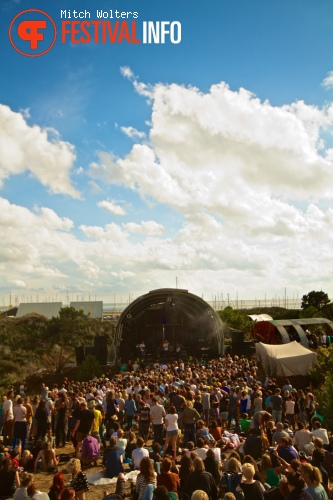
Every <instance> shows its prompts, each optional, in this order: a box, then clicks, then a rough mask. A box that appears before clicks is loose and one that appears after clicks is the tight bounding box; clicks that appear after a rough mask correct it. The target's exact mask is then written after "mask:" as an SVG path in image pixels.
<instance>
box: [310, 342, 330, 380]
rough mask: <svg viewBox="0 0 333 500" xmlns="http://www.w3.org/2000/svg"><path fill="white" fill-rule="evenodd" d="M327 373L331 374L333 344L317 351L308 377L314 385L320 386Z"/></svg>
mask: <svg viewBox="0 0 333 500" xmlns="http://www.w3.org/2000/svg"><path fill="white" fill-rule="evenodd" d="M328 373H332V374H333V344H331V345H330V346H329V347H320V348H319V349H318V351H317V361H316V364H315V365H313V367H312V368H311V370H310V373H309V375H310V377H311V380H312V381H313V382H314V383H316V384H321V383H323V382H324V380H325V377H326V375H327V374H328Z"/></svg>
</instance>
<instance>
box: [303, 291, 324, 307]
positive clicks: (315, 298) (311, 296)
mask: <svg viewBox="0 0 333 500" xmlns="http://www.w3.org/2000/svg"><path fill="white" fill-rule="evenodd" d="M330 302H331V301H330V299H329V298H328V295H327V293H325V292H322V291H320V292H316V291H315V290H312V292H309V293H308V294H306V295H303V297H302V305H301V307H302V309H307V308H308V307H311V306H312V307H315V308H316V309H318V310H321V309H322V308H323V307H325V306H327V305H328V304H329V303H330Z"/></svg>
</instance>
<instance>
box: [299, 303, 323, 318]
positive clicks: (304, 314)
mask: <svg viewBox="0 0 333 500" xmlns="http://www.w3.org/2000/svg"><path fill="white" fill-rule="evenodd" d="M299 317H300V318H322V317H323V313H322V311H319V309H317V308H316V307H314V306H309V307H306V308H305V309H303V310H302V311H301V312H300V314H299Z"/></svg>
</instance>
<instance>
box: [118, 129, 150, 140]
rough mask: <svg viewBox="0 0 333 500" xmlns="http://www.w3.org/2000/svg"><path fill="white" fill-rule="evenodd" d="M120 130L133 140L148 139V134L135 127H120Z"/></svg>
mask: <svg viewBox="0 0 333 500" xmlns="http://www.w3.org/2000/svg"><path fill="white" fill-rule="evenodd" d="M120 130H121V131H122V132H123V133H124V134H125V135H127V137H130V138H131V139H135V138H138V139H144V138H145V137H146V134H145V133H144V132H140V131H139V130H137V129H136V128H134V127H120Z"/></svg>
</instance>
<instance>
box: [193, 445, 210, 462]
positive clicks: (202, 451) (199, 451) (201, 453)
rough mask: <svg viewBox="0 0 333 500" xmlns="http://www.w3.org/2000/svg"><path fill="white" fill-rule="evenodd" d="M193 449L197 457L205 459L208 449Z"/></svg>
mask: <svg viewBox="0 0 333 500" xmlns="http://www.w3.org/2000/svg"><path fill="white" fill-rule="evenodd" d="M194 451H195V452H196V453H197V455H198V457H199V458H201V460H205V458H206V456H207V451H208V450H207V448H196V449H195V450H194Z"/></svg>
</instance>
